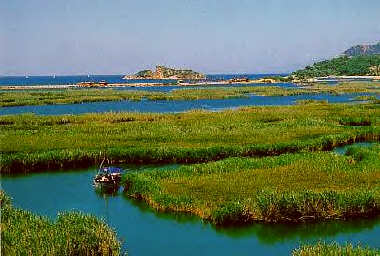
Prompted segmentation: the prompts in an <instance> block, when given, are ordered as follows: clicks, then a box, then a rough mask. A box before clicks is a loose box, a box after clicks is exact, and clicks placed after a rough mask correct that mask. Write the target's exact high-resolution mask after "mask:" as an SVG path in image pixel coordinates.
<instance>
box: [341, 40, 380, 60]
mask: <svg viewBox="0 0 380 256" xmlns="http://www.w3.org/2000/svg"><path fill="white" fill-rule="evenodd" d="M343 54H344V55H346V56H351V57H352V56H361V55H373V54H380V42H378V43H377V44H372V45H370V44H359V45H356V46H353V47H351V48H350V49H348V50H346V51H345V52H344V53H343Z"/></svg>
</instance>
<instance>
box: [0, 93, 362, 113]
mask: <svg viewBox="0 0 380 256" xmlns="http://www.w3.org/2000/svg"><path fill="white" fill-rule="evenodd" d="M360 95H368V94H366V93H356V94H343V95H331V94H317V95H297V96H255V95H251V96H249V97H248V98H235V99H219V100H189V101H185V100H159V101H150V100H142V101H129V100H123V101H109V102H91V103H82V104H65V105H43V106H17V107H2V108H0V115H11V114H22V113H35V114H38V115H62V114H83V113H104V112H111V111H112V112H121V111H127V112H157V113H178V112H184V111H189V110H194V109H203V110H210V111H220V110H224V109H234V108H238V107H242V106H274V105H276V106H279V105H293V104H295V103H296V100H306V99H313V100H328V102H330V103H341V102H351V101H352V100H353V98H355V97H356V96H360Z"/></svg>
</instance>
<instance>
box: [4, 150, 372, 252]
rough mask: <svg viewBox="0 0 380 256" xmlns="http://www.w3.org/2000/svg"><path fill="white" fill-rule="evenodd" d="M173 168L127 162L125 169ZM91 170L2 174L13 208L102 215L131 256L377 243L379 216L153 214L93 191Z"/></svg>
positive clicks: (120, 197)
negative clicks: (292, 219) (287, 220)
mask: <svg viewBox="0 0 380 256" xmlns="http://www.w3.org/2000/svg"><path fill="white" fill-rule="evenodd" d="M367 145H370V144H366V145H364V146H367ZM342 150H345V149H344V148H340V149H339V150H338V151H336V153H342ZM176 167H177V166H176V165H167V166H127V168H128V169H129V171H149V169H151V168H165V169H167V168H176ZM95 171H96V168H89V169H86V170H76V171H65V172H44V173H35V174H29V175H17V176H3V177H2V180H1V182H2V184H1V185H2V189H4V190H5V191H6V193H7V194H8V195H10V196H11V197H12V198H13V204H14V205H15V206H16V207H20V208H23V209H26V210H30V211H32V212H33V213H36V214H40V215H44V216H48V217H49V218H51V219H54V218H56V216H57V214H58V213H59V212H63V211H70V210H79V211H82V212H85V213H90V214H94V215H96V216H98V217H101V218H103V219H104V220H105V221H106V222H107V223H108V224H109V225H110V226H111V227H113V228H114V229H115V230H116V232H117V234H118V237H119V238H120V239H121V240H122V241H123V250H124V251H128V253H129V255H132V256H135V255H142V256H144V255H290V253H291V251H292V250H293V249H294V248H296V247H298V246H299V245H300V244H304V243H315V242H317V241H320V240H324V241H328V242H329V241H337V242H338V243H341V244H344V243H346V242H351V243H353V244H361V245H368V246H371V247H379V246H380V218H377V219H357V220H349V221H329V222H321V223H305V224H254V225H250V226H248V227H235V228H215V227H213V226H211V225H210V224H208V223H203V222H202V221H201V220H200V219H199V218H197V217H194V216H189V215H183V214H166V213H157V212H155V211H153V210H151V209H150V208H149V207H148V206H146V205H145V204H144V203H142V202H137V201H134V200H132V199H129V198H128V197H126V196H125V195H124V194H123V192H122V189H120V191H118V192H117V193H115V194H113V195H108V194H102V193H99V192H96V191H95V190H94V189H93V187H92V185H91V181H92V177H93V176H94V175H95Z"/></svg>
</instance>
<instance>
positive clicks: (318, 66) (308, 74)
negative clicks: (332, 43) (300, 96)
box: [292, 54, 380, 79]
mask: <svg viewBox="0 0 380 256" xmlns="http://www.w3.org/2000/svg"><path fill="white" fill-rule="evenodd" d="M292 75H293V76H295V77H297V78H298V79H307V78H312V77H325V76H364V75H374V76H379V75H380V54H375V55H358V56H354V57H349V56H341V57H337V58H333V59H331V60H325V61H320V62H316V63H314V64H313V65H312V66H306V67H305V68H304V69H301V70H297V71H295V72H293V73H292Z"/></svg>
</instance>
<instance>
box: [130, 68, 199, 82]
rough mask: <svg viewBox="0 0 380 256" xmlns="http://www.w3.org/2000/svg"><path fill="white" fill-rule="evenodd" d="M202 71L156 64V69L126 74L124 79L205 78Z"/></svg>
mask: <svg viewBox="0 0 380 256" xmlns="http://www.w3.org/2000/svg"><path fill="white" fill-rule="evenodd" d="M205 78H206V76H205V75H204V74H202V73H198V72H195V71H193V70H190V69H174V68H168V67H164V66H156V70H155V71H152V70H142V71H139V72H137V73H136V74H134V75H127V76H124V79H190V80H193V79H205Z"/></svg>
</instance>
